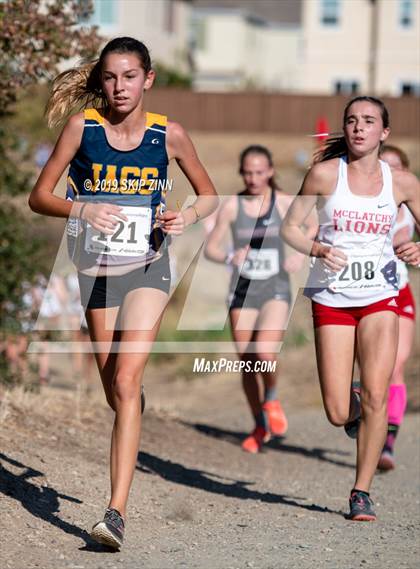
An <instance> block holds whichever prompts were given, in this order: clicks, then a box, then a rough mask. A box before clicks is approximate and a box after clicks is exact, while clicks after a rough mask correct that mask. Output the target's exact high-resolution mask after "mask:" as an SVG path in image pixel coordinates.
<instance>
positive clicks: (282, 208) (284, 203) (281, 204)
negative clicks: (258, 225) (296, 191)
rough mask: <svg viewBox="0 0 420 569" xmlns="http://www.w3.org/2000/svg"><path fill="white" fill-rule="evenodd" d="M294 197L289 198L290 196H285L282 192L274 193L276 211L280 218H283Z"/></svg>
mask: <svg viewBox="0 0 420 569" xmlns="http://www.w3.org/2000/svg"><path fill="white" fill-rule="evenodd" d="M294 198H295V196H291V195H290V194H286V193H284V192H283V191H281V190H280V191H276V193H275V199H276V208H277V211H278V212H279V213H280V216H281V217H284V216H285V215H286V213H287V210H288V209H289V207H290V206H291V204H292V202H293V200H294Z"/></svg>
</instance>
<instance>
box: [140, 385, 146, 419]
mask: <svg viewBox="0 0 420 569" xmlns="http://www.w3.org/2000/svg"><path fill="white" fill-rule="evenodd" d="M140 401H141V414H142V415H143V413H144V410H145V408H146V395H145V394H144V387H143V385H142V386H141V396H140Z"/></svg>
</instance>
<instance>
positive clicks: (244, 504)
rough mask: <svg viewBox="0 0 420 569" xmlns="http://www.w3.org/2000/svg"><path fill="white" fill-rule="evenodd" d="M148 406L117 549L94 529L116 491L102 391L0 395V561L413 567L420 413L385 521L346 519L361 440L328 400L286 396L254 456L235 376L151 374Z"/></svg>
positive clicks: (384, 504)
mask: <svg viewBox="0 0 420 569" xmlns="http://www.w3.org/2000/svg"><path fill="white" fill-rule="evenodd" d="M148 403H149V410H148V412H147V414H146V416H145V427H144V434H143V442H142V450H141V452H140V454H139V464H138V468H137V471H136V474H135V482H134V487H133V490H132V495H131V501H130V510H129V516H130V517H129V521H128V525H127V537H126V543H125V545H124V549H123V550H122V552H121V553H109V552H106V551H104V550H103V549H102V548H101V547H100V546H96V545H95V544H93V543H92V541H91V540H90V539H89V537H88V535H87V533H86V529H88V528H89V527H90V526H91V525H92V523H93V522H95V521H96V520H97V519H98V518H99V517H100V516H101V515H102V513H103V508H104V505H105V504H106V499H107V495H108V467H107V461H108V457H107V454H108V444H109V431H110V419H111V416H110V414H109V413H108V411H107V410H106V409H105V407H104V405H103V403H102V398H101V397H100V396H99V395H97V394H93V395H92V396H91V397H90V398H86V397H78V396H77V393H76V394H75V393H73V392H70V391H67V392H66V391H64V390H62V389H61V390H60V389H56V388H49V389H46V390H45V391H44V394H43V396H42V397H41V396H36V395H26V394H23V393H20V394H19V392H17V393H14V394H13V395H12V396H11V397H10V398H9V399H6V401H4V402H3V405H2V406H1V407H0V409H1V416H0V420H1V428H0V444H1V449H2V450H1V454H0V464H1V466H2V468H1V469H0V491H1V506H0V507H1V515H0V532H1V546H0V549H1V559H2V561H1V567H2V568H3V569H12V568H13V569H32V568H35V567H36V568H40V569H50V568H51V569H67V568H68V569H93V568H95V569H102V568H103V569H111V568H116V569H118V568H120V567H122V568H127V569H137V568H142V569H178V568H179V569H183V568H187V569H193V568H197V569H207V568H208V569H210V568H211V569H239V568H240V569H242V568H248V567H251V568H252V567H254V568H258V569H268V568H273V569H274V568H276V569H277V568H286V569H289V568H295V567H296V568H299V569H304V568H311V569H312V568H313V567H321V568H324V567H325V568H334V569H337V568H339V569H347V568H348V569H354V568H357V567H363V568H365V567H372V568H373V567H374V568H377V567H381V568H387V567H390V568H391V567H395V566H396V565H398V567H399V569H403V568H404V569H405V568H414V567H416V566H417V561H418V558H419V541H418V536H419V533H418V529H419V517H420V516H419V493H418V482H419V472H420V469H419V443H418V438H417V433H418V427H419V416H418V415H413V414H411V415H409V416H408V417H407V420H406V422H405V424H404V427H403V429H402V433H401V437H400V440H399V445H398V469H397V470H396V471H394V472H392V473H390V474H387V475H385V476H383V475H382V476H378V477H377V478H376V481H375V483H374V487H373V497H374V499H375V501H376V508H377V513H378V515H379V521H378V522H377V523H375V524H355V523H351V522H348V521H346V520H345V519H344V518H343V512H345V511H346V510H347V503H346V496H347V492H348V490H349V488H350V487H351V485H352V482H353V476H354V470H353V463H354V444H353V442H352V441H351V440H349V439H347V438H346V437H345V435H344V434H343V432H342V429H334V428H332V427H330V426H329V425H328V424H327V422H326V420H325V418H324V416H323V414H322V412H321V410H320V409H319V408H316V407H312V408H303V409H302V407H301V406H298V405H297V402H296V401H295V402H294V403H293V402H292V399H291V398H290V399H289V401H288V402H287V405H288V413H289V417H290V430H289V434H288V435H287V437H286V438H285V439H284V440H282V441H275V442H273V443H270V444H269V446H268V448H267V450H266V451H265V452H264V453H263V454H260V455H258V456H250V455H247V454H245V453H243V452H242V451H241V450H240V448H239V441H240V439H241V437H242V436H243V433H244V432H245V431H246V430H247V429H249V427H250V426H251V425H250V422H249V419H248V416H247V414H246V411H245V406H244V402H243V400H242V396H241V394H240V392H239V389H238V378H237V376H235V375H230V376H222V377H215V376H208V377H204V378H201V379H197V380H196V381H195V382H194V384H193V385H192V384H191V383H185V382H175V383H170V384H167V383H164V384H162V383H161V384H160V385H156V384H152V383H151V382H150V381H149V384H148ZM153 408H154V410H153Z"/></svg>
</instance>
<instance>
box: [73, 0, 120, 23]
mask: <svg viewBox="0 0 420 569" xmlns="http://www.w3.org/2000/svg"><path fill="white" fill-rule="evenodd" d="M117 1H118V0H94V2H93V13H92V14H91V15H90V16H89V17H87V16H85V17H82V18H81V20H82V21H83V22H86V23H89V24H92V25H94V26H113V25H115V24H116V23H117V22H116V19H117V6H116V4H117ZM80 3H81V4H82V6H83V4H84V3H86V2H85V0H80ZM86 4H87V3H86Z"/></svg>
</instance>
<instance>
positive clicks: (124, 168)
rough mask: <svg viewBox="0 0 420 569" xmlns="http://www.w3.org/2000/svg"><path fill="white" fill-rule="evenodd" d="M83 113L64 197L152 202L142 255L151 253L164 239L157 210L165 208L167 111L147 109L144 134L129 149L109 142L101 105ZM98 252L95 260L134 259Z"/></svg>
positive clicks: (146, 204) (138, 203)
mask: <svg viewBox="0 0 420 569" xmlns="http://www.w3.org/2000/svg"><path fill="white" fill-rule="evenodd" d="M84 118H85V123H84V130H83V135H82V140H81V143H80V147H79V149H78V151H77V153H76V155H75V156H74V158H73V160H72V161H71V163H70V169H69V174H68V179H67V195H66V197H67V199H68V200H75V199H78V200H81V201H94V202H106V203H112V204H115V205H121V206H140V207H144V208H151V228H150V239H149V251H148V253H147V258H151V257H153V256H154V255H155V254H156V252H157V251H158V250H159V249H160V247H161V246H162V244H163V243H164V242H165V234H164V233H163V232H162V230H161V229H160V228H159V227H158V223H157V222H156V215H157V214H158V213H160V212H163V211H164V210H165V197H166V192H167V190H168V189H171V185H170V181H169V180H168V179H167V168H168V155H167V153H166V125H167V117H166V116H163V115H159V114H155V113H146V128H145V132H144V136H143V139H142V141H141V143H140V144H139V146H137V148H134V149H133V150H117V149H115V148H113V147H112V146H111V145H110V144H109V142H108V139H107V136H106V132H105V121H104V117H103V114H101V111H99V110H97V109H86V110H85V111H84ZM70 233H71V232H70ZM100 257H101V258H98V259H96V261H95V263H96V264H120V263H124V264H125V263H130V262H133V261H138V257H135V258H133V257H127V256H126V257H124V258H116V257H113V256H108V257H107V259H106V260H105V261H104V257H105V255H103V256H102V255H100Z"/></svg>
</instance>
